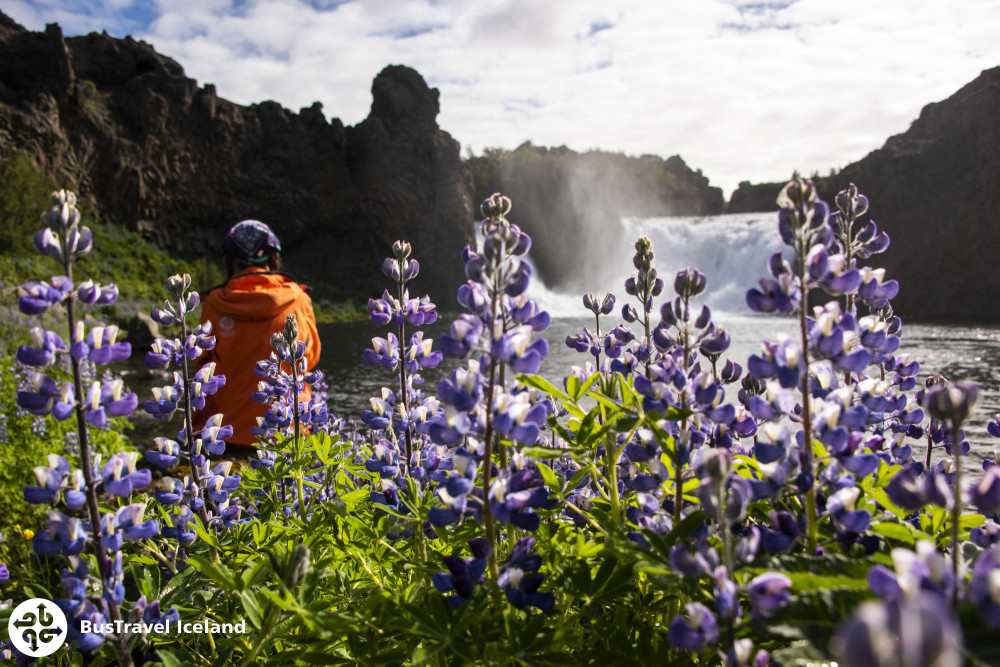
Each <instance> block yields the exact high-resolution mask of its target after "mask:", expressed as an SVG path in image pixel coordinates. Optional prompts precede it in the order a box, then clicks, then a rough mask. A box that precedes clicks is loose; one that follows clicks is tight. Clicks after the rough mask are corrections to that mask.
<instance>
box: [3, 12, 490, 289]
mask: <svg viewBox="0 0 1000 667" xmlns="http://www.w3.org/2000/svg"><path fill="white" fill-rule="evenodd" d="M372 96H373V101H372V106H371V112H370V114H369V116H368V118H367V119H366V120H364V121H363V122H361V123H360V124H358V125H357V126H354V127H345V126H344V125H343V123H342V122H341V121H340V120H339V119H336V118H334V119H332V120H330V121H327V119H326V117H325V115H324V114H323V111H322V106H321V105H320V104H319V103H318V102H317V103H315V104H313V105H312V106H311V107H307V108H303V109H302V110H301V111H300V112H299V113H294V112H292V111H289V110H288V109H285V108H283V107H281V106H280V105H278V104H277V103H275V102H263V103H261V104H253V105H250V106H241V105H238V104H234V103H232V102H228V101H226V100H224V99H222V98H220V97H218V96H217V95H216V92H215V87H214V86H213V85H211V84H208V85H205V86H199V85H198V84H197V82H195V81H194V80H192V79H190V78H188V77H186V76H185V74H184V70H183V68H182V67H181V66H180V65H179V64H178V63H177V62H175V61H174V60H172V59H170V58H168V57H165V56H163V55H160V54H158V53H157V52H156V51H154V50H153V48H152V47H151V46H150V45H149V44H147V43H145V42H141V41H140V42H137V41H135V40H133V39H131V38H128V37H126V38H125V39H116V38H113V37H111V36H109V35H107V34H106V33H104V34H97V33H92V34H89V35H86V36H82V37H70V38H64V36H63V34H62V31H61V30H60V29H59V27H58V26H57V25H49V26H47V27H46V29H45V31H44V32H30V31H27V30H25V29H24V28H22V27H21V26H20V25H18V24H17V23H15V22H14V21H12V20H11V19H9V18H8V17H6V16H4V15H3V14H0V151H7V150H10V149H17V150H23V151H26V152H27V153H28V154H29V155H31V156H32V157H33V158H34V159H35V160H37V162H38V166H39V167H40V168H42V169H44V170H45V171H47V172H48V173H50V174H54V175H57V176H58V177H60V178H62V179H65V181H66V182H67V183H72V184H74V187H76V188H77V190H78V192H79V194H80V195H81V196H82V197H85V198H87V199H90V200H92V201H93V203H94V204H95V205H96V207H97V208H98V210H100V211H101V213H102V215H104V216H105V217H106V218H108V219H109V220H110V221H111V222H114V223H117V224H122V225H125V226H127V227H129V228H132V229H134V230H137V231H139V232H141V233H142V234H144V235H145V236H147V237H148V238H150V239H151V240H153V241H155V242H156V243H157V244H158V245H159V246H161V247H163V248H166V249H169V250H172V251H176V252H178V253H183V254H189V255H190V254H206V253H210V252H214V250H215V249H216V248H217V247H218V244H219V242H220V241H221V238H222V235H223V234H224V233H225V231H226V230H227V229H228V227H229V226H230V225H232V224H233V223H235V222H236V221H238V220H242V219H246V218H256V219H259V220H263V221H265V222H267V223H269V224H270V225H272V226H273V227H274V229H275V231H276V232H277V233H278V235H279V236H280V238H281V240H282V243H283V245H284V250H285V253H284V254H285V258H286V268H287V269H288V270H290V271H292V272H293V273H295V274H296V275H298V276H301V277H303V278H305V279H307V280H308V281H310V282H311V283H312V284H313V286H314V288H315V289H316V291H317V293H318V294H319V296H324V295H330V294H341V295H342V294H345V293H346V294H359V293H362V292H370V291H371V290H372V288H373V285H381V284H383V283H384V282H385V280H386V279H385V278H383V277H381V270H380V267H381V262H382V259H383V258H384V257H386V256H387V255H388V254H389V253H390V247H391V244H392V243H393V241H395V240H397V239H400V238H404V239H408V240H409V241H410V242H411V243H412V245H413V251H414V256H415V257H417V258H418V259H419V260H420V262H421V267H422V271H421V276H420V278H418V283H419V284H418V285H417V286H416V287H417V289H420V290H421V291H423V290H428V291H430V292H431V294H432V296H433V297H434V298H435V299H438V300H441V301H444V302H446V303H451V302H452V300H453V299H454V290H455V285H456V284H457V283H458V281H460V280H462V279H463V276H462V265H461V260H460V253H461V249H462V248H463V247H464V245H465V244H466V243H467V242H468V241H469V240H470V239H471V234H472V225H471V221H472V219H473V208H472V204H471V199H470V193H471V185H470V180H469V176H468V172H467V170H466V168H465V166H464V164H463V162H462V160H461V157H460V151H459V144H458V142H456V141H455V140H454V139H453V138H452V137H451V136H450V135H449V134H448V133H447V132H444V131H442V130H441V129H440V128H439V127H438V125H437V122H436V116H437V114H438V111H439V104H438V91H437V90H436V89H433V88H430V87H428V86H427V84H426V82H425V81H424V79H423V78H422V77H421V76H420V74H418V73H417V72H416V71H414V70H412V69H410V68H408V67H403V66H389V67H386V68H385V69H384V70H383V71H382V72H381V73H380V74H379V75H378V76H377V77H376V78H375V81H374V83H373V85H372ZM0 157H2V156H0ZM42 197H43V199H41V200H40V201H41V203H44V201H45V200H44V194H43V195H42Z"/></svg>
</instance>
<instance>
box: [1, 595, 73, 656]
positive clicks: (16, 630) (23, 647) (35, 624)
mask: <svg viewBox="0 0 1000 667" xmlns="http://www.w3.org/2000/svg"><path fill="white" fill-rule="evenodd" d="M66 628H67V624H66V615H65V614H64V613H63V612H62V609H60V608H59V607H57V606H56V604H55V603H54V602H51V601H49V600H42V599H41V598H32V599H30V600H25V601H24V602H22V603H21V604H19V605H17V607H15V608H14V613H12V614H11V615H10V620H9V621H7V631H8V632H9V633H10V641H11V643H13V644H14V648H16V649H17V650H18V651H20V652H21V653H23V654H25V655H26V656H29V657H31V658H44V657H45V656H47V655H52V654H53V653H55V652H56V651H57V650H58V649H59V647H60V646H62V645H63V642H64V641H65V639H66Z"/></svg>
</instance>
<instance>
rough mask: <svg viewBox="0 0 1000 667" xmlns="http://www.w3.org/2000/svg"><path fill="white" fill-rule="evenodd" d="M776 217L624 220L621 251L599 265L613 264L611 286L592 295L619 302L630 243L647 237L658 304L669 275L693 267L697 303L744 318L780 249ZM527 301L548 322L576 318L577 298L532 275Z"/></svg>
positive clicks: (667, 291)
mask: <svg viewBox="0 0 1000 667" xmlns="http://www.w3.org/2000/svg"><path fill="white" fill-rule="evenodd" d="M777 227H778V216H777V214H776V213H773V212H770V213H733V214H729V215H715V216H684V217H673V218H625V219H624V220H622V221H621V234H622V235H623V236H624V237H625V238H626V239H627V240H628V243H627V244H625V250H624V251H622V252H621V253H620V254H618V255H616V256H612V257H606V258H603V259H602V260H601V261H603V262H606V263H610V264H612V265H613V267H615V268H614V271H615V274H616V275H617V277H616V278H615V280H614V281H612V282H611V283H610V284H606V285H594V286H593V287H592V288H591V289H592V290H593V291H598V290H600V291H601V292H608V291H610V292H612V293H614V295H615V296H616V297H617V298H618V303H622V300H623V299H624V298H625V297H626V295H625V287H624V283H625V279H626V278H628V277H629V276H630V275H631V274H632V272H633V270H634V269H633V267H632V254H633V253H634V249H633V246H632V242H634V240H635V239H637V238H638V237H639V236H640V235H643V234H644V235H646V236H648V237H649V238H650V240H651V241H652V242H653V252H654V253H655V254H656V270H657V275H658V276H659V277H660V278H663V281H664V282H665V283H666V285H665V287H664V290H663V292H664V293H663V295H661V297H660V298H659V299H657V303H660V302H661V301H664V300H666V298H668V297H672V295H673V280H674V275H675V274H676V273H677V272H678V271H680V270H681V269H683V268H685V267H693V268H696V269H698V270H699V271H701V272H702V273H704V274H705V276H706V278H707V280H708V288H707V290H706V293H705V294H704V295H702V297H701V298H700V299H699V301H701V302H702V303H706V304H708V305H709V307H711V308H712V310H713V311H715V312H727V313H733V314H742V313H748V309H747V306H746V301H745V297H746V293H747V290H748V289H750V288H751V287H755V286H756V285H757V281H758V280H759V279H760V278H762V277H764V276H766V275H767V261H768V259H769V258H770V256H771V255H772V254H774V253H775V252H778V251H780V250H783V249H784V248H785V246H784V245H783V244H782V242H781V239H780V238H779V237H778V229H777ZM528 294H529V296H531V298H533V299H535V300H536V301H538V303H539V305H540V306H542V307H543V308H544V309H546V310H548V311H549V312H550V313H551V314H552V316H553V317H560V316H580V315H582V314H584V313H583V310H582V309H583V306H582V302H581V296H582V294H565V293H560V292H554V291H552V290H550V289H549V288H548V287H546V286H545V285H544V284H542V282H541V281H540V280H539V279H538V276H537V275H536V276H535V277H534V278H533V279H532V283H531V287H530V288H529V291H528Z"/></svg>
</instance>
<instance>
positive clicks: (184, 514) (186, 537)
mask: <svg viewBox="0 0 1000 667" xmlns="http://www.w3.org/2000/svg"><path fill="white" fill-rule="evenodd" d="M194 522H195V518H194V514H193V513H192V512H191V509H190V508H189V507H187V506H184V505H182V506H180V507H179V508H177V509H175V510H174V512H173V514H171V515H170V525H169V526H165V527H164V528H163V530H162V531H160V534H161V535H162V536H163V537H165V538H167V539H168V540H177V541H178V542H179V543H181V544H191V543H192V542H194V541H195V539H196V538H197V535H196V534H195V532H194V531H193V530H191V529H190V528H189V526H191V525H193V524H194Z"/></svg>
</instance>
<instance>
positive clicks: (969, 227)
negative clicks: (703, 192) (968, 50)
mask: <svg viewBox="0 0 1000 667" xmlns="http://www.w3.org/2000/svg"><path fill="white" fill-rule="evenodd" d="M998 110H1000V67H994V68H992V69H988V70H985V71H983V72H982V74H980V75H979V77H978V78H976V79H975V80H974V81H972V82H971V83H969V84H967V85H966V86H964V87H963V88H962V89H960V90H959V91H958V92H956V93H955V94H954V95H952V96H951V97H949V98H948V99H946V100H944V101H942V102H936V103H933V104H928V105H927V106H926V107H924V108H923V110H922V111H921V112H920V117H919V118H917V120H915V121H914V122H913V123H912V125H911V126H910V128H909V129H908V130H907V131H906V132H904V133H903V134H899V135H896V136H894V137H891V138H890V139H889V140H888V141H886V143H885V145H884V146H883V147H882V148H881V149H879V150H876V151H873V152H872V153H870V154H869V155H868V156H866V157H865V158H864V159H862V160H860V161H859V162H856V163H854V164H851V165H849V166H847V167H845V168H844V169H843V170H841V171H840V173H838V174H835V175H833V176H830V177H825V178H819V179H817V180H816V183H817V188H818V190H819V192H820V194H821V195H822V196H823V198H824V199H825V200H826V201H827V202H832V201H833V197H834V196H835V195H836V194H837V192H839V191H840V190H842V189H844V188H845V187H847V185H848V184H849V183H855V184H857V186H858V189H859V190H860V191H861V192H863V193H865V194H866V195H868V198H869V199H870V200H871V210H870V211H869V213H870V214H871V218H872V219H873V220H875V221H876V222H877V223H878V225H879V227H880V228H881V229H885V230H886V231H887V232H888V233H889V235H890V236H891V238H892V244H891V246H890V247H889V250H888V251H886V253H884V254H882V255H876V256H875V257H873V258H872V260H871V263H872V264H873V265H877V266H884V267H886V270H887V277H891V278H896V279H897V280H899V282H900V292H899V296H898V297H897V298H896V299H895V300H894V301H893V307H894V308H895V310H896V312H897V313H898V314H899V315H901V316H906V317H909V318H912V319H913V320H916V321H948V322H968V323H991V324H995V323H997V322H1000V308H998V307H997V304H998V303H1000V280H997V278H996V261H997V260H996V248H997V247H1000V115H998ZM779 188H780V184H774V183H771V184H763V185H758V186H749V185H747V186H745V187H744V186H743V185H742V184H741V187H740V190H737V191H736V192H735V193H734V195H733V198H732V200H731V202H730V205H729V209H728V210H729V211H731V212H737V211H741V210H742V211H746V210H762V209H761V208H760V207H759V206H760V203H761V202H762V201H764V200H765V199H766V198H767V197H771V198H770V202H771V204H770V206H769V207H768V208H771V209H773V208H775V205H774V203H773V202H774V199H773V197H772V196H771V195H773V194H775V193H776V192H777V191H778V189H779ZM741 193H742V194H741ZM737 195H740V196H739V197H737ZM764 210H767V209H764Z"/></svg>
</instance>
